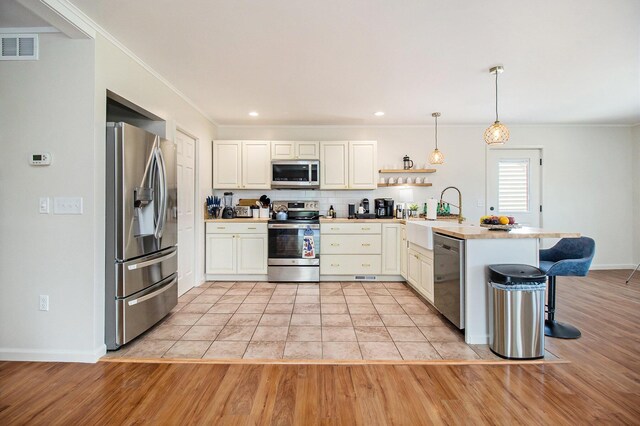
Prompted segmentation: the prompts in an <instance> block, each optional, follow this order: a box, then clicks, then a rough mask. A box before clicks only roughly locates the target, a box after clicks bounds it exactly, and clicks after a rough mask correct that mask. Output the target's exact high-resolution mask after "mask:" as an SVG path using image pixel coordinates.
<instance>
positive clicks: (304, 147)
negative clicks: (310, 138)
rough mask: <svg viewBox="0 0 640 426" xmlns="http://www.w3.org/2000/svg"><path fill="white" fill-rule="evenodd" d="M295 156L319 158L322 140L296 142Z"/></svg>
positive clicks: (301, 158)
mask: <svg viewBox="0 0 640 426" xmlns="http://www.w3.org/2000/svg"><path fill="white" fill-rule="evenodd" d="M295 148H296V153H295V156H296V158H297V159H300V160H318V159H319V158H320V142H296V147H295Z"/></svg>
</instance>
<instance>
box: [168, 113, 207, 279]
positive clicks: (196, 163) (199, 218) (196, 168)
mask: <svg viewBox="0 0 640 426" xmlns="http://www.w3.org/2000/svg"><path fill="white" fill-rule="evenodd" d="M175 131H176V132H180V133H183V134H185V135H187V136H189V137H190V138H191V139H193V140H194V141H195V144H194V147H193V204H194V206H193V209H194V210H193V211H194V213H195V214H194V215H193V221H194V224H193V247H192V248H193V259H192V265H191V266H192V267H193V281H194V287H198V286H199V285H200V284H202V283H203V282H204V280H203V278H204V277H203V276H202V274H201V272H202V271H200V270H199V269H198V267H197V266H198V253H199V251H198V242H199V240H200V237H199V235H204V229H201V228H200V227H201V226H204V214H203V210H202V207H198V205H199V203H198V200H199V199H200V179H199V176H200V139H199V138H198V137H197V136H196V135H194V134H193V133H191V132H189V131H188V130H185V128H184V127H183V126H180V125H179V124H177V123H176V130H175ZM175 136H176V135H175V134H174V141H175ZM178 250H180V245H179V243H178ZM203 250H204V248H203ZM203 253H204V251H203ZM202 270H203V271H204V262H203V264H202Z"/></svg>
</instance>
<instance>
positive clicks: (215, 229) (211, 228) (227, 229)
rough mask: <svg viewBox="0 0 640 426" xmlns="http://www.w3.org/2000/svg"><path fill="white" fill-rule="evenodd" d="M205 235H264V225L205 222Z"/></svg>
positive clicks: (265, 225)
mask: <svg viewBox="0 0 640 426" xmlns="http://www.w3.org/2000/svg"><path fill="white" fill-rule="evenodd" d="M206 225H207V226H206V230H207V234H262V233H264V234H266V233H267V224H266V223H237V222H236V223H224V222H207V224H206Z"/></svg>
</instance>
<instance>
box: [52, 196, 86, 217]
mask: <svg viewBox="0 0 640 426" xmlns="http://www.w3.org/2000/svg"><path fill="white" fill-rule="evenodd" d="M53 214H82V197H55V198H54V199H53Z"/></svg>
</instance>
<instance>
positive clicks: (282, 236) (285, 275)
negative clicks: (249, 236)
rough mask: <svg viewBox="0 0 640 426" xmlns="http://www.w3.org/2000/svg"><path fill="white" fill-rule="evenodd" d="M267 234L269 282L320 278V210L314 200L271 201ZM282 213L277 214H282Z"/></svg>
mask: <svg viewBox="0 0 640 426" xmlns="http://www.w3.org/2000/svg"><path fill="white" fill-rule="evenodd" d="M273 211H274V212H282V211H286V212H287V215H286V216H287V218H286V219H283V220H276V219H272V220H270V221H269V223H268V225H267V228H268V233H269V263H268V265H269V266H268V275H269V281H280V282H282V281H286V282H318V281H319V280H320V212H319V211H318V202H317V201H274V203H273ZM284 216H285V215H282V214H281V215H279V217H284Z"/></svg>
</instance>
